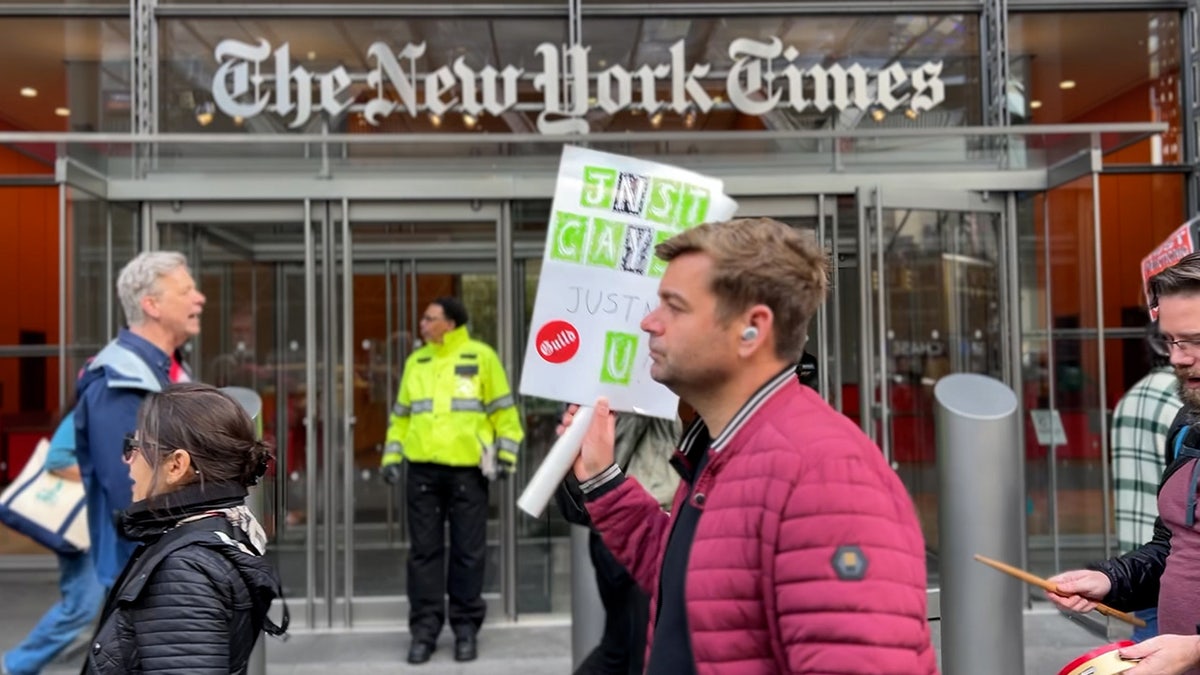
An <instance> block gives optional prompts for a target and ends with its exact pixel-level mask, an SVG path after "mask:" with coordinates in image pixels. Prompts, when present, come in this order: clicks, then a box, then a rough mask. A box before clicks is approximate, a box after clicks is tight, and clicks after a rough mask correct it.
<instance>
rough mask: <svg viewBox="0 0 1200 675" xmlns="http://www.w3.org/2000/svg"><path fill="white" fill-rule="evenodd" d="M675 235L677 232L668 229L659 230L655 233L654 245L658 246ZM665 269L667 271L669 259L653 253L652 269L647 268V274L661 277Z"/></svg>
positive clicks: (651, 257)
mask: <svg viewBox="0 0 1200 675" xmlns="http://www.w3.org/2000/svg"><path fill="white" fill-rule="evenodd" d="M673 236H675V234H674V233H673V232H670V231H668V230H657V231H655V233H654V245H655V246H658V245H659V244H661V243H663V242H664V241H666V240H668V239H670V238H671V237H673ZM665 271H667V261H666V260H663V259H662V258H660V257H658V256H656V255H651V256H650V269H648V270H646V276H648V277H655V278H660V277H662V275H663V272H665Z"/></svg>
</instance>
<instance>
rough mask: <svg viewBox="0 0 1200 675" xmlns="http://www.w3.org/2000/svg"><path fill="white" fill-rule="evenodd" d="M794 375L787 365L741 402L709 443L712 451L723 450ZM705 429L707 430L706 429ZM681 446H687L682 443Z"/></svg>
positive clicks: (793, 367) (794, 372)
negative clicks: (723, 428) (717, 434)
mask: <svg viewBox="0 0 1200 675" xmlns="http://www.w3.org/2000/svg"><path fill="white" fill-rule="evenodd" d="M795 377H796V367H795V366H792V365H789V366H787V367H786V368H784V369H783V370H781V371H779V374H778V375H776V376H775V377H772V378H771V379H770V380H767V382H766V384H764V385H763V386H761V387H759V388H758V391H756V392H754V395H753V396H751V397H750V398H749V399H747V400H746V402H745V403H743V404H742V407H741V408H739V409H738V411H737V413H735V414H734V416H733V417H732V418H730V420H729V424H727V425H725V430H724V431H722V432H721V435H720V436H717V437H716V438H715V439H714V440H713V442H712V445H710V446H709V448H710V449H711V450H712V451H713V452H720V451H721V450H723V449H724V448H725V446H726V445H727V444H728V443H729V439H731V438H733V436H734V435H735V434H736V433H737V432H738V431H740V430H741V428H742V427H743V426H745V424H746V421H747V420H749V419H750V418H751V417H753V416H754V413H756V412H758V409H759V408H761V407H762V406H763V404H764V403H766V402H767V400H768V399H770V398H771V397H772V396H774V395H775V392H777V391H779V390H780V389H782V388H783V386H784V385H786V384H787V383H788V381H789V380H793V379H795ZM697 426H699V425H697ZM705 430H706V431H707V429H705ZM694 432H695V430H693V433H694ZM691 435H692V434H690V433H689V434H688V436H691ZM690 440H692V439H691V438H685V439H684V442H685V443H686V442H687V441H690ZM682 447H687V446H686V445H683V446H682Z"/></svg>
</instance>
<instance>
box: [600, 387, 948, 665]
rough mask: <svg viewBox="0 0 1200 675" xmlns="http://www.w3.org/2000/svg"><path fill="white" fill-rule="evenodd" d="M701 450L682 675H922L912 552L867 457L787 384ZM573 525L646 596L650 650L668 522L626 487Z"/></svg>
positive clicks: (919, 577) (632, 486)
mask: <svg viewBox="0 0 1200 675" xmlns="http://www.w3.org/2000/svg"><path fill="white" fill-rule="evenodd" d="M711 447H712V449H711V452H713V456H712V458H711V459H710V460H709V463H708V466H707V467H705V469H704V471H703V473H702V475H701V476H699V479H698V481H697V484H696V490H695V493H694V494H695V496H694V497H693V498H692V500H693V501H692V503H693V504H695V505H696V506H697V507H699V508H701V509H702V510H703V513H702V515H701V517H700V521H699V524H698V526H697V528H696V537H695V539H694V541H693V544H692V548H691V556H690V559H689V561H688V568H687V580H686V588H685V597H686V605H687V620H688V627H689V632H690V637H691V645H692V651H693V654H694V655H695V659H696V669H697V672H698V673H699V674H700V675H718V674H719V675H752V674H758V673H763V674H766V673H830V674H832V673H854V674H856V675H865V674H869V673H887V674H888V675H930V674H931V673H936V672H937V666H936V660H935V655H934V651H933V648H932V646H931V644H930V634H929V624H928V622H927V615H926V607H925V601H926V588H925V584H926V576H925V545H924V539H923V537H922V534H921V529H920V526H919V524H918V522H917V517H916V513H915V510H914V509H913V505H912V500H911V499H910V498H909V496H908V493H907V492H906V491H905V489H904V486H903V485H902V484H901V482H900V480H899V479H898V478H897V476H896V474H895V472H894V471H892V469H891V468H890V467H888V465H887V463H886V462H885V461H884V458H883V456H882V453H880V451H879V448H878V447H876V446H875V445H874V444H872V443H871V441H870V440H869V439H868V438H867V437H866V436H865V435H864V434H863V433H862V432H861V431H860V430H859V429H858V427H856V426H854V424H852V423H851V422H850V420H848V419H847V418H846V417H844V416H842V415H840V414H839V413H837V412H836V411H834V410H833V409H832V408H830V407H829V406H828V405H827V404H826V403H825V402H824V401H823V400H822V399H821V398H820V397H819V396H817V395H816V394H815V393H814V392H812V391H811V390H810V389H808V388H806V387H802V386H800V385H799V384H798V383H797V382H796V380H795V378H794V377H789V378H785V379H784V380H780V379H779V378H776V379H775V380H773V381H772V382H771V383H769V384H768V385H766V386H765V387H764V390H761V391H760V392H759V395H756V396H755V397H754V398H752V399H751V400H750V402H749V403H747V407H746V408H743V410H742V411H741V412H739V414H738V415H737V416H735V418H734V421H733V422H732V423H731V425H730V429H728V430H727V431H726V433H723V434H721V436H719V437H718V438H717V440H716V441H715V442H714V443H713V445H712V446H711ZM689 487H690V486H689V485H687V484H686V483H681V484H680V488H679V491H678V492H677V493H676V495H675V504H674V507H673V508H672V513H676V512H678V510H679V507H680V504H681V502H682V500H683V499H685V498H686V497H687V495H688V493H689ZM701 495H703V496H701ZM588 511H589V513H590V515H591V517H592V520H593V523H594V524H595V526H596V528H597V529H598V530H600V532H601V533H602V534H603V537H604V542H605V544H607V545H608V547H609V548H610V549H611V550H612V551H613V552H614V553H615V554H616V556H617V558H618V559H619V560H620V561H621V562H622V563H624V565H625V566H626V567H627V568H628V569H629V570H630V571H631V572H632V574H633V576H634V578H636V579H637V580H638V583H639V584H640V585H641V586H642V587H643V588H645V589H646V590H647V592H649V593H651V594H652V595H653V596H654V599H653V600H652V601H651V603H650V611H651V621H650V625H651V630H650V637H651V639H653V626H654V612H655V610H656V608H657V606H658V590H659V571H660V566H661V564H662V555H663V551H664V550H665V548H666V543H667V536H668V534H669V532H670V527H671V525H672V520H671V518H670V516H668V515H667V514H666V513H664V512H663V511H662V509H661V508H660V507H659V505H658V504H657V502H655V501H654V499H653V498H651V497H650V496H649V495H648V494H647V493H646V492H645V490H643V489H642V487H641V486H640V485H638V484H637V481H636V480H635V479H632V478H628V479H625V480H624V482H623V483H621V484H620V485H619V486H617V487H616V488H615V489H612V490H611V491H609V492H607V493H605V494H602V495H601V496H599V497H598V498H597V499H596V500H595V501H593V502H591V503H589V504H588ZM843 547H857V549H856V550H859V551H861V552H862V557H864V558H865V559H866V570H865V576H862V577H861V578H858V579H854V578H852V577H856V576H858V575H856V574H846V567H844V566H843V568H842V574H840V575H839V572H838V570H837V569H836V568H835V564H834V562H835V560H834V559H835V552H839V549H841V551H843V552H844V551H846V550H848V549H846V548H843ZM849 550H855V549H849ZM850 560H851V561H853V557H851V558H850ZM843 561H845V558H843ZM859 569H861V568H859ZM844 577H845V578H844ZM655 675H657V674H655Z"/></svg>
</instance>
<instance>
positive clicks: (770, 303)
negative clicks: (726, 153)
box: [654, 218, 829, 362]
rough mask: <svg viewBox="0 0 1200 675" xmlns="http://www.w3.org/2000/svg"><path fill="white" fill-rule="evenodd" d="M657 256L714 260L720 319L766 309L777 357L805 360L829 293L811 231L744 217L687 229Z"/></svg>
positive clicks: (657, 249)
mask: <svg viewBox="0 0 1200 675" xmlns="http://www.w3.org/2000/svg"><path fill="white" fill-rule="evenodd" d="M654 252H655V254H656V255H657V256H658V257H659V258H662V259H663V260H668V261H669V260H673V259H674V258H676V257H678V256H680V255H683V254H685V253H703V254H705V255H707V256H709V257H710V258H712V261H713V268H712V279H710V280H709V281H710V289H711V290H712V292H713V294H714V295H716V296H717V318H718V320H719V321H721V322H722V323H724V324H727V323H728V322H729V321H731V320H732V319H733V317H734V316H735V315H737V314H739V313H741V312H743V311H745V310H747V309H749V308H750V307H751V306H753V305H757V304H762V305H766V306H767V307H769V308H770V309H771V312H772V313H774V315H775V320H774V326H775V355H776V356H777V357H779V358H780V359H783V360H785V361H792V362H794V361H797V360H798V359H799V358H800V355H801V353H803V351H804V341H805V338H806V336H807V334H808V322H809V320H811V319H812V317H813V315H814V314H816V313H817V308H819V307H820V306H821V304H822V303H824V302H825V294H826V293H827V292H828V290H829V260H828V257H827V256H826V255H825V251H824V250H823V249H822V248H821V245H820V243H819V242H818V241H817V238H816V235H815V234H814V233H813V232H812V231H811V230H804V229H798V228H794V227H790V226H788V225H786V224H784V223H781V222H779V221H778V220H774V219H772V218H739V219H735V220H730V221H725V222H720V223H706V224H704V225H699V226H697V227H694V228H692V229H690V230H685V231H684V232H681V233H680V234H677V235H675V236H674V237H671V238H670V239H668V240H666V241H664V242H662V243H661V244H659V245H658V246H656V247H655V249H654Z"/></svg>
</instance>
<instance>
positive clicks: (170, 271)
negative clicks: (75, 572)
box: [75, 251, 204, 588]
mask: <svg viewBox="0 0 1200 675" xmlns="http://www.w3.org/2000/svg"><path fill="white" fill-rule="evenodd" d="M117 296H118V298H119V299H120V301H121V308H122V309H123V310H124V312H125V320H126V322H127V323H128V327H127V328H123V329H121V331H120V332H119V333H118V334H117V337H116V339H115V340H113V341H112V342H110V343H108V345H107V346H105V347H104V348H103V349H101V350H100V352H99V353H98V354H96V356H95V357H93V358H92V359H91V360H90V361H89V362H88V364H87V366H86V367H85V368H84V371H83V373H82V375H81V376H80V379H79V386H78V390H77V391H78V393H77V402H76V405H75V443H76V453H77V455H78V459H79V470H80V473H81V474H82V476H83V483H84V488H85V490H86V492H87V509H88V530H89V533H90V534H91V539H92V548H91V554H92V562H93V563H94V564H95V567H96V576H97V578H98V580H99V581H100V584H101V585H103V586H104V587H105V588H111V587H112V585H113V582H115V581H116V579H117V576H118V575H120V573H121V570H122V569H123V568H124V567H125V562H126V561H127V560H128V559H129V555H130V554H131V553H132V552H133V549H134V546H135V544H134V542H132V541H129V540H128V539H125V538H124V537H122V536H121V535H120V533H118V531H117V528H116V525H115V524H114V522H113V517H112V514H113V512H114V511H119V510H122V509H124V508H125V507H127V506H129V503H130V499H131V498H132V494H133V492H132V485H133V484H132V482H131V480H130V478H129V468H128V467H127V466H126V465H125V462H124V461H123V455H122V450H123V444H124V440H125V436H126V435H127V434H131V433H133V431H134V428H135V427H136V423H137V411H138V407H139V406H140V405H141V403H142V399H143V398H144V397H145V396H146V394H147V392H153V391H161V390H162V389H163V388H164V387H166V386H167V385H168V384H170V383H173V382H185V381H188V380H190V379H191V378H190V376H189V375H188V372H187V369H186V368H185V367H184V365H183V361H182V359H180V358H179V348H180V347H182V346H183V344H184V343H185V342H187V341H188V340H189V339H190V338H192V337H193V336H195V335H196V334H198V333H199V332H200V312H201V311H202V310H203V309H204V295H203V294H202V293H200V291H199V289H197V288H196V282H195V281H194V280H193V279H192V275H191V273H190V272H189V271H188V266H187V258H185V257H184V256H183V255H182V254H180V253H176V252H173V251H150V252H146V253H142V254H141V255H139V256H137V257H136V258H134V259H133V260H131V261H129V263H128V264H126V265H125V267H124V268H122V269H121V273H120V275H119V276H118V277H117Z"/></svg>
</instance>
